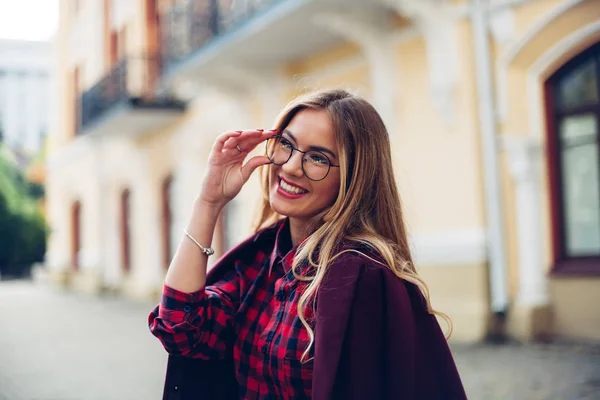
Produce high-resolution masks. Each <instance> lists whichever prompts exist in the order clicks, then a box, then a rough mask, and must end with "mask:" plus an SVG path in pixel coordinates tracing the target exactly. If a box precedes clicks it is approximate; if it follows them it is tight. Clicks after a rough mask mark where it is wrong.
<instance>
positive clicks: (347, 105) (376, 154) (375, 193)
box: [256, 90, 452, 359]
mask: <svg viewBox="0 0 600 400" xmlns="http://www.w3.org/2000/svg"><path fill="white" fill-rule="evenodd" d="M304 109H312V110H324V111H325V112H327V114H328V115H329V117H330V118H331V121H332V125H333V130H334V132H335V140H336V142H337V145H338V149H339V156H338V159H339V160H340V173H341V177H340V188H339V195H338V197H337V199H336V201H335V202H334V204H333V205H332V206H331V207H330V208H328V209H326V210H324V211H323V212H321V213H320V214H319V215H316V216H315V217H314V218H313V219H312V223H311V226H310V227H309V231H308V233H311V234H310V236H309V237H308V238H307V239H306V241H304V242H303V243H302V245H301V246H300V247H299V248H298V252H297V253H296V257H295V258H294V262H293V266H292V271H293V274H294V276H295V277H296V278H297V279H299V280H303V281H307V282H310V283H309V284H308V286H307V287H306V290H305V291H304V293H303V294H302V295H301V297H300V300H299V304H298V315H299V317H300V320H301V321H302V324H303V325H304V326H305V327H306V329H307V330H308V333H309V335H310V343H309V345H308V347H307V349H306V351H305V352H304V354H303V355H302V359H305V358H306V356H307V355H308V354H309V351H310V348H311V347H312V345H313V344H314V332H313V330H312V328H311V326H310V325H309V323H308V322H307V320H306V318H305V309H306V305H307V303H309V301H311V300H312V302H313V307H314V304H315V303H314V302H315V301H316V297H317V296H316V294H317V291H318V289H319V287H320V285H321V283H322V282H323V277H324V276H325V274H326V272H327V267H328V265H330V263H332V262H333V261H334V260H335V259H336V258H337V257H339V256H340V255H341V254H343V253H347V252H356V253H359V254H361V255H363V256H365V257H368V258H370V259H371V260H373V261H375V262H378V263H380V264H382V265H385V267H387V268H389V269H390V270H391V271H392V272H393V273H394V274H395V275H396V276H397V277H398V278H400V279H404V280H406V281H407V282H410V283H412V284H414V285H415V286H417V287H418V288H419V289H420V291H421V293H422V294H423V296H424V298H425V302H426V306H427V310H428V312H429V313H430V314H434V315H437V316H440V317H441V318H443V319H444V320H446V322H447V323H448V326H449V331H450V332H451V331H452V323H451V321H450V319H449V318H448V316H447V315H445V314H443V313H440V312H438V311H435V310H433V309H432V307H431V303H430V297H429V290H428V288H427V285H426V284H425V282H424V281H423V280H422V279H421V278H420V277H419V276H418V275H417V271H416V269H415V267H414V265H413V262H412V256H411V251H410V248H409V243H408V238H407V234H406V227H405V224H404V219H403V217H402V207H401V202H400V196H399V194H398V190H397V188H396V181H395V178H394V172H393V168H392V156H391V149H390V141H389V136H388V132H387V129H386V127H385V125H384V123H383V121H382V119H381V117H380V116H379V114H378V113H377V111H376V110H375V108H374V107H373V106H372V105H371V104H369V103H368V102H367V101H365V100H363V99H362V98H360V97H358V96H355V95H353V94H351V93H349V92H347V91H345V90H324V91H318V92H314V93H309V94H305V95H303V96H301V97H298V98H297V99H295V100H293V101H292V102H290V103H289V104H288V105H287V106H286V107H285V108H284V110H283V111H282V112H281V114H280V116H279V118H278V122H277V124H276V126H275V128H277V129H278V130H279V131H282V130H283V129H285V128H286V127H287V125H288V124H289V123H290V122H291V121H292V119H293V118H294V116H295V115H296V114H297V113H298V112H300V111H301V110H304ZM261 181H262V188H263V204H262V207H261V210H260V211H261V212H260V215H259V219H258V222H257V224H256V229H257V230H259V229H262V228H264V227H266V226H268V225H271V224H272V223H274V222H276V221H278V220H279V219H281V218H282V217H281V216H280V215H278V214H277V213H276V212H275V211H274V210H273V209H272V208H271V205H270V203H269V182H268V181H269V168H268V166H267V167H262V170H261ZM365 194H368V195H365ZM342 242H344V243H348V242H350V243H354V244H356V245H357V246H356V248H354V249H350V250H344V251H340V250H339V248H340V245H341V244H342ZM358 248H367V249H370V250H372V251H371V252H370V253H372V252H374V253H376V254H378V255H379V256H380V257H377V258H380V259H381V261H378V260H375V259H373V258H372V257H369V256H367V255H366V254H365V253H364V252H361V251H360V250H358ZM307 262H308V263H309V264H310V265H311V266H312V267H314V271H315V272H314V275H312V276H300V275H299V274H298V273H297V272H298V271H299V269H300V268H301V266H302V265H306V263H307ZM450 332H449V334H450ZM449 334H448V335H449Z"/></svg>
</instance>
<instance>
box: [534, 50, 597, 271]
mask: <svg viewBox="0 0 600 400" xmlns="http://www.w3.org/2000/svg"><path fill="white" fill-rule="evenodd" d="M546 94H547V106H548V156H549V161H550V162H549V164H550V168H551V170H550V178H551V181H550V186H551V191H552V223H553V248H554V256H555V264H556V265H555V269H556V271H560V272H567V273H569V272H570V273H600V43H598V44H596V45H594V46H592V47H591V48H589V49H587V50H585V51H584V52H582V53H581V54H579V55H578V56H576V57H575V58H573V59H572V60H571V61H569V62H567V63H566V64H565V65H564V66H563V67H562V68H560V69H559V70H558V71H557V72H556V73H555V74H554V75H553V76H552V77H550V79H548V81H547V82H546Z"/></svg>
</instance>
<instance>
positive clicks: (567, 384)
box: [0, 282, 600, 400]
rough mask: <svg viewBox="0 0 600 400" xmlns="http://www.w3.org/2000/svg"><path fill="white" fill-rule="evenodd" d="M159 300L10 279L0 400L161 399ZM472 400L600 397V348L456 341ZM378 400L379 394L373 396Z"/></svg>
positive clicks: (3, 293) (0, 302) (1, 323)
mask: <svg viewBox="0 0 600 400" xmlns="http://www.w3.org/2000/svg"><path fill="white" fill-rule="evenodd" d="M151 307H152V304H136V303H132V302H128V301H124V300H118V299H112V298H109V299H100V298H95V297H90V296H85V295H78V294H72V293H63V292H59V291H56V290H52V289H49V288H45V287H40V286H34V285H33V284H31V283H27V282H0V400H110V399H118V400H127V399H143V400H152V399H159V398H160V394H161V391H162V384H163V377H164V367H165V362H166V354H165V353H164V350H163V349H162V347H161V346H160V344H159V343H158V341H157V340H156V339H154V338H153V337H152V336H151V335H150V334H149V333H148V330H147V328H146V316H147V314H148V311H149V310H150V308H151ZM454 350H455V352H456V360H457V363H458V365H459V369H460V371H461V375H462V377H463V380H464V383H465V386H466V388H467V392H468V394H469V398H470V399H476V400H479V399H481V400H494V399H510V400H513V399H514V400H521V399H523V400H530V399H531V400H538V399H539V400H542V399H543V400H546V399H548V400H575V399H586V400H592V399H596V400H597V399H600V348H599V347H590V346H567V345H553V346H497V347H494V346H455V347H454ZM369 400H371V399H369Z"/></svg>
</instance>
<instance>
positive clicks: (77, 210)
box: [71, 201, 81, 270]
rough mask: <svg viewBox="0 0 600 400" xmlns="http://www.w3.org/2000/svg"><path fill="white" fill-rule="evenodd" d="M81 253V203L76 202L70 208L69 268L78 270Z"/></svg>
mask: <svg viewBox="0 0 600 400" xmlns="http://www.w3.org/2000/svg"><path fill="white" fill-rule="evenodd" d="M80 252H81V203H80V202H79V201H76V202H75V203H73V205H72V206H71V266H72V267H73V269H75V270H79V256H80Z"/></svg>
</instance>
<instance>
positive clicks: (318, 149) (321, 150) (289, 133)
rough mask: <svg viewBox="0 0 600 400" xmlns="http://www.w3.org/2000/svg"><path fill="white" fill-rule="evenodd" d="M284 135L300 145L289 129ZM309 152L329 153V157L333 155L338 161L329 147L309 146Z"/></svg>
mask: <svg viewBox="0 0 600 400" xmlns="http://www.w3.org/2000/svg"><path fill="white" fill-rule="evenodd" d="M283 133H287V134H288V136H289V137H291V138H292V140H293V141H294V142H296V143H298V141H297V140H296V138H295V137H294V135H292V132H290V131H288V130H287V129H285V130H284V131H283V132H282V134H283ZM308 150H317V151H320V152H322V153H328V154H329V155H331V156H332V157H333V158H335V159H336V160H337V156H336V155H335V153H334V152H333V151H331V150H329V149H328V148H327V147H322V146H309V147H308Z"/></svg>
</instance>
